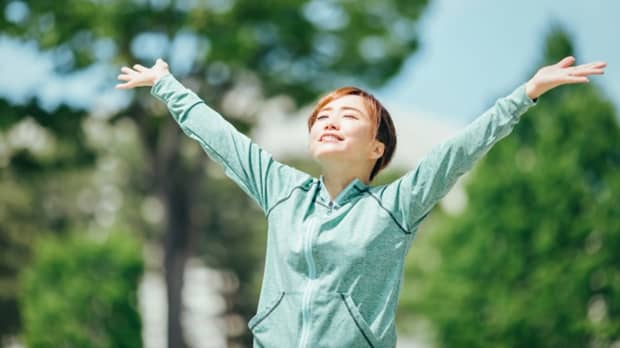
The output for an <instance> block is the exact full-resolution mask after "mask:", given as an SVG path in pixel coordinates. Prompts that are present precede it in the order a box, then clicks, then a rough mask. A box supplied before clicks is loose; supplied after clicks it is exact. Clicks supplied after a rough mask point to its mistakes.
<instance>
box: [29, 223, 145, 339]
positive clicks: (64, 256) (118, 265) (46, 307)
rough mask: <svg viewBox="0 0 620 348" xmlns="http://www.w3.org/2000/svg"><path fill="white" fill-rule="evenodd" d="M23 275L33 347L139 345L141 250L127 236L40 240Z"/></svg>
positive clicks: (114, 235)
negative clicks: (105, 238)
mask: <svg viewBox="0 0 620 348" xmlns="http://www.w3.org/2000/svg"><path fill="white" fill-rule="evenodd" d="M35 255H36V256H35V258H34V260H33V263H32V266H31V267H30V268H29V269H28V270H27V271H26V272H25V273H24V276H23V292H24V296H23V298H22V299H21V301H22V310H23V314H24V327H25V336H26V342H27V344H28V346H29V347H33V348H36V347H40V348H43V347H102V348H103V347H141V346H142V338H141V321H140V316H139V313H138V308H137V305H138V298H137V291H138V282H139V280H140V277H141V275H142V272H143V267H144V266H143V261H142V255H141V248H140V246H139V244H138V243H137V242H136V241H135V240H134V239H133V238H129V237H128V235H127V234H120V233H116V234H113V235H112V236H111V237H110V238H108V239H107V240H105V241H103V242H98V241H93V240H89V239H86V238H84V237H75V236H73V237H70V238H59V239H51V238H46V239H43V240H41V241H39V243H38V245H37V250H36V254H35Z"/></svg>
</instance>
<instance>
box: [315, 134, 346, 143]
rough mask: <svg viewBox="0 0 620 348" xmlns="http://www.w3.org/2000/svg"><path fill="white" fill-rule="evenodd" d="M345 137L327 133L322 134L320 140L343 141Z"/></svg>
mask: <svg viewBox="0 0 620 348" xmlns="http://www.w3.org/2000/svg"><path fill="white" fill-rule="evenodd" d="M342 140H343V139H342V138H340V137H338V136H336V135H333V134H326V135H323V136H321V138H320V139H319V141H320V142H338V141H342Z"/></svg>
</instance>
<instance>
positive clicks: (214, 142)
mask: <svg viewBox="0 0 620 348" xmlns="http://www.w3.org/2000/svg"><path fill="white" fill-rule="evenodd" d="M151 94H152V95H153V96H155V97H156V98H157V99H159V100H161V101H162V102H164V103H165V104H166V105H167V107H168V110H169V111H170V113H171V114H172V116H173V117H174V119H175V121H176V122H177V123H178V124H179V126H180V127H181V129H182V130H183V132H184V133H185V134H187V135H188V136H189V137H190V138H192V139H194V140H196V141H197V142H198V143H199V144H200V146H201V147H202V148H203V149H204V150H205V152H206V153H207V155H208V156H209V158H211V159H212V160H213V161H215V162H216V163H218V164H219V165H220V166H222V167H223V168H224V171H225V173H226V175H227V176H228V177H229V178H231V179H232V180H233V181H234V182H235V183H236V184H237V185H239V187H241V189H242V190H243V191H244V192H246V193H247V194H248V195H249V196H250V197H252V198H253V199H254V200H255V201H256V202H257V203H258V204H259V205H260V207H261V208H262V209H263V211H264V212H265V214H267V212H268V211H269V209H270V207H271V205H272V204H273V203H274V202H276V201H277V200H278V199H279V198H280V197H282V196H285V195H286V194H288V191H290V190H292V189H293V187H294V186H295V185H296V184H297V183H299V182H300V181H302V180H304V179H305V178H306V177H308V175H307V174H306V173H303V172H301V171H298V170H296V169H294V168H292V167H289V166H287V165H284V164H282V163H279V162H277V161H275V160H274V159H273V158H272V156H271V154H269V153H268V152H266V151H265V150H263V149H262V148H260V147H259V146H258V145H256V144H255V143H254V142H252V141H251V140H250V139H249V138H248V137H247V136H245V135H244V134H242V133H241V132H239V131H238V130H237V129H236V128H235V127H234V126H233V125H232V124H230V123H229V122H228V121H226V120H225V119H224V118H223V117H222V116H221V115H220V114H219V113H218V112H216V111H214V110H213V109H211V108H210V107H209V106H207V105H206V104H205V102H204V101H203V100H202V99H201V98H200V97H198V96H197V95H196V94H195V93H194V92H192V91H191V90H189V89H187V88H185V87H184V86H183V85H182V84H181V83H180V82H179V81H177V80H176V79H175V78H174V77H173V76H172V75H171V74H168V75H165V76H164V77H162V78H161V79H160V80H158V81H157V82H156V83H155V84H154V85H153V87H152V88H151Z"/></svg>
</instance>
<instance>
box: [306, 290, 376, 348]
mask: <svg viewBox="0 0 620 348" xmlns="http://www.w3.org/2000/svg"><path fill="white" fill-rule="evenodd" d="M313 304H314V307H313V311H312V312H313V321H312V329H313V333H314V334H313V335H311V344H309V345H308V346H310V347H321V348H323V347H355V348H369V347H370V348H379V347H382V345H381V344H380V342H381V341H379V340H378V339H377V337H376V335H375V334H374V333H373V332H372V330H371V329H370V327H369V326H368V324H367V323H366V320H364V318H363V317H362V315H361V314H360V312H359V310H358V307H357V306H356V305H355V303H354V302H353V300H352V299H351V297H350V296H349V295H348V294H346V293H340V292H330V293H324V294H319V295H317V296H316V298H315V300H314V302H313Z"/></svg>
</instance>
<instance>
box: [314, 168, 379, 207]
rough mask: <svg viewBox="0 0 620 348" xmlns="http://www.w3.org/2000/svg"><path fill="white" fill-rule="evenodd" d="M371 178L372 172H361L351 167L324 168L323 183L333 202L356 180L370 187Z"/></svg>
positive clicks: (365, 170)
mask: <svg viewBox="0 0 620 348" xmlns="http://www.w3.org/2000/svg"><path fill="white" fill-rule="evenodd" d="M369 176H370V171H369V170H367V169H365V168H364V169H361V170H360V169H358V170H356V169H355V168H351V167H349V168H346V167H339V168H330V169H327V168H323V182H324V183H325V188H326V189H327V192H328V193H329V198H330V200H332V201H333V200H334V199H336V197H338V195H339V194H340V192H342V190H344V189H345V188H346V187H347V186H348V185H349V184H350V183H351V182H352V181H353V180H355V179H356V178H357V179H359V180H360V181H362V182H363V183H364V184H367V185H368V183H369V182H370V179H369Z"/></svg>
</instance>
